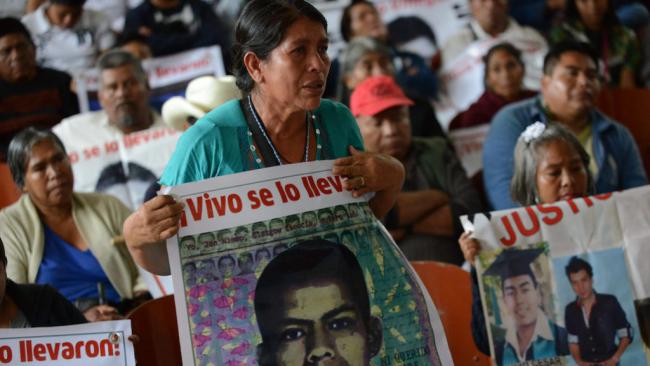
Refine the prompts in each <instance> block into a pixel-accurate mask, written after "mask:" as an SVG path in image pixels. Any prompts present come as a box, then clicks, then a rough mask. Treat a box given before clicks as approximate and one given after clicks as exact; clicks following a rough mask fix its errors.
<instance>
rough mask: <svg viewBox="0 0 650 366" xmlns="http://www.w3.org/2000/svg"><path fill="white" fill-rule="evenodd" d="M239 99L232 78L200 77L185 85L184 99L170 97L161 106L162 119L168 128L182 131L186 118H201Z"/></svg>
mask: <svg viewBox="0 0 650 366" xmlns="http://www.w3.org/2000/svg"><path fill="white" fill-rule="evenodd" d="M239 98H241V92H240V91H239V89H237V86H236V85H235V77H234V76H230V75H228V76H223V77H220V78H215V77H214V76H201V77H198V78H196V79H194V80H192V81H190V82H189V83H188V84H187V88H186V89H185V98H183V97H172V98H170V99H169V100H167V101H166V102H165V104H163V106H162V117H163V120H164V121H165V123H167V124H168V125H169V126H171V127H173V128H175V129H177V130H181V131H182V130H183V126H184V123H185V121H186V120H187V117H189V116H192V117H195V118H197V119H198V118H201V117H203V116H204V115H205V114H206V113H208V112H209V111H211V110H213V109H214V108H216V107H218V106H220V105H222V104H223V103H225V102H227V101H229V100H231V99H239Z"/></svg>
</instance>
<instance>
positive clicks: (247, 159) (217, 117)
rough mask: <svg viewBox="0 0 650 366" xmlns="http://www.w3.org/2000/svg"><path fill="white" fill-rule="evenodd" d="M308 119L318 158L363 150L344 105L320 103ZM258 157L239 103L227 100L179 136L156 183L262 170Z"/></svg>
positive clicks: (176, 183) (345, 154)
mask: <svg viewBox="0 0 650 366" xmlns="http://www.w3.org/2000/svg"><path fill="white" fill-rule="evenodd" d="M312 114H313V115H314V116H316V122H315V125H316V127H317V128H319V129H320V130H321V136H320V143H321V145H322V147H321V153H320V155H319V156H318V159H323V160H325V159H335V158H339V157H343V156H348V155H349V152H348V147H349V146H350V145H352V146H354V147H355V148H356V149H358V150H363V140H362V139H361V133H360V132H359V127H358V126H357V123H356V120H355V119H354V117H353V116H352V113H350V111H349V110H348V108H347V107H345V106H344V105H343V104H341V103H338V102H334V101H330V100H327V99H323V100H321V104H320V106H319V107H318V108H317V109H316V110H314V111H312ZM256 157H257V156H256V154H254V153H253V151H251V148H250V142H249V136H248V125H247V124H246V119H245V117H244V113H243V112H242V110H241V107H240V103H239V100H231V101H229V102H226V103H224V104H223V105H221V106H220V107H218V108H216V109H214V110H213V111H211V112H210V113H208V114H206V115H205V116H204V117H203V118H201V119H200V120H198V121H197V122H196V123H195V124H194V126H192V127H191V128H190V129H188V130H187V131H185V132H184V133H183V135H181V137H180V139H179V140H178V143H177V144H176V150H175V151H174V154H173V155H172V157H171V159H170V160H169V162H168V163H167V167H166V168H165V171H164V172H163V175H162V177H161V178H160V183H161V184H162V185H165V186H174V185H178V184H182V183H189V182H195V181H200V180H203V179H208V178H213V177H217V176H222V175H228V174H234V173H240V172H243V171H247V170H253V169H256V168H258V167H260V164H257V163H256V161H255V159H256Z"/></svg>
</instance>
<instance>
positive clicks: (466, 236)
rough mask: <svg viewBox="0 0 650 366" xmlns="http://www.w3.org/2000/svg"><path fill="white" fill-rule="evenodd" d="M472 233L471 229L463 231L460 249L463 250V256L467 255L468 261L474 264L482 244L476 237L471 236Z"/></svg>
mask: <svg viewBox="0 0 650 366" xmlns="http://www.w3.org/2000/svg"><path fill="white" fill-rule="evenodd" d="M471 235H472V232H471V231H466V232H464V233H462V234H461V236H460V238H459V239H458V244H459V245H460V249H461V250H462V252H463V257H465V260H466V261H468V262H469V263H470V264H471V265H474V260H475V259H476V255H477V254H478V252H479V251H480V250H481V244H479V242H478V241H477V240H476V239H473V238H471V237H470V236H471Z"/></svg>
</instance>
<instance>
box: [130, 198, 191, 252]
mask: <svg viewBox="0 0 650 366" xmlns="http://www.w3.org/2000/svg"><path fill="white" fill-rule="evenodd" d="M182 212H183V205H182V204H181V203H178V202H176V201H175V200H174V198H173V197H172V196H169V195H162V196H157V197H154V198H152V199H150V200H149V201H147V202H145V203H144V204H143V205H142V206H140V208H138V210H137V211H135V212H134V213H132V214H131V216H129V217H128V218H127V219H126V221H125V222H124V239H125V240H126V243H127V244H128V245H129V246H130V247H135V248H137V247H139V246H140V245H144V244H147V243H156V242H159V241H161V240H167V239H169V238H171V237H172V236H174V235H176V233H177V232H178V229H179V227H180V218H181V213H182Z"/></svg>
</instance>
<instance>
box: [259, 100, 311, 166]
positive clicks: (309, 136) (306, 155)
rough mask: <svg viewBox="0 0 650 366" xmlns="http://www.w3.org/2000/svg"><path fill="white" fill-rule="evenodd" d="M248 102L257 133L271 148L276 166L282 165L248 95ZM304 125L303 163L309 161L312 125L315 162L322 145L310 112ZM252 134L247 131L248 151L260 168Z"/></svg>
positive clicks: (260, 161) (260, 160)
mask: <svg viewBox="0 0 650 366" xmlns="http://www.w3.org/2000/svg"><path fill="white" fill-rule="evenodd" d="M247 101H248V108H249V110H250V112H251V115H252V116H253V119H254V120H255V123H256V124H257V127H258V129H259V131H260V132H261V134H262V136H263V137H264V140H265V141H266V143H267V144H268V145H269V147H270V148H271V151H272V152H273V156H274V157H275V160H276V161H277V163H278V165H282V164H283V162H282V161H283V159H282V157H281V156H280V153H279V152H278V150H277V149H276V148H275V145H274V144H273V141H271V139H270V138H269V135H268V133H267V132H266V128H265V127H264V124H263V123H262V122H261V121H260V118H259V116H258V115H257V111H256V110H255V108H254V107H253V102H252V98H251V96H250V95H248V97H247ZM305 123H306V124H307V134H306V137H305V156H304V161H305V162H307V161H309V147H310V144H311V143H310V140H311V125H312V123H314V128H315V131H314V132H315V133H316V160H318V158H319V156H320V150H321V149H322V145H321V143H320V129H319V128H318V127H317V126H316V116H314V115H313V114H311V112H308V113H307V116H306V117H305ZM252 136H253V133H252V132H251V131H250V129H249V131H248V142H249V145H250V150H251V152H252V153H253V156H254V158H255V162H256V163H257V164H258V166H259V167H262V166H261V164H262V159H261V158H260V157H259V156H258V155H257V149H256V148H255V145H254V143H253V139H252ZM284 160H285V161H288V160H287V159H284Z"/></svg>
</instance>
